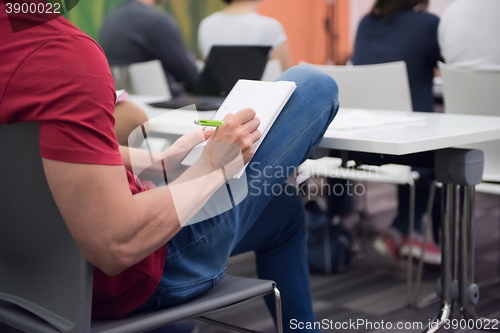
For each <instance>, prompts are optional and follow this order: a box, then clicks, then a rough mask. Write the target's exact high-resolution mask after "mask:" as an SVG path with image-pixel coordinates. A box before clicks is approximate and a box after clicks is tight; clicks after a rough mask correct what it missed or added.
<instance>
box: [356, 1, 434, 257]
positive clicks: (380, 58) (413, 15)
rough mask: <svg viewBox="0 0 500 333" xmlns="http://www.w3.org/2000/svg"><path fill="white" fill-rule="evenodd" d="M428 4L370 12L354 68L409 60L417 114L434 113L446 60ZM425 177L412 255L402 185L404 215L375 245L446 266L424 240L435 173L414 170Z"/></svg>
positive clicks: (396, 4) (379, 5) (398, 4)
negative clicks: (439, 69)
mask: <svg viewBox="0 0 500 333" xmlns="http://www.w3.org/2000/svg"><path fill="white" fill-rule="evenodd" d="M427 6H428V0H377V1H376V3H375V5H374V7H373V9H372V10H371V12H370V14H368V15H366V16H365V17H364V18H363V20H362V21H361V23H360V25H359V28H358V33H357V36H356V45H355V50H354V55H353V63H354V65H368V64H379V63H385V62H392V61H400V60H403V61H405V62H406V65H407V69H408V79H409V83H410V89H411V97H412V103H413V110H414V111H427V112H432V111H433V110H434V97H433V93H432V85H433V78H434V68H436V66H437V62H438V60H439V59H440V57H441V55H440V51H439V46H438V42H437V28H438V24H439V18H438V17H437V16H435V15H432V14H429V13H427V12H425V9H426V8H427ZM414 170H417V171H418V172H419V173H420V178H419V180H418V181H417V182H416V187H415V224H414V231H415V232H416V234H417V237H416V238H415V239H414V240H413V244H412V251H410V246H409V244H410V240H409V238H408V235H409V232H410V228H409V221H408V216H409V214H410V207H409V205H408V202H409V200H408V198H409V191H408V187H407V186H401V185H400V186H399V187H398V201H399V205H398V215H397V216H396V218H395V219H394V220H393V222H392V224H391V229H390V230H389V231H388V232H386V233H384V234H382V235H381V236H380V237H378V238H377V239H376V240H375V242H374V247H375V249H376V250H377V251H378V252H379V253H380V254H381V255H383V256H384V257H387V258H388V259H390V261H391V262H396V261H397V258H399V257H400V256H409V255H411V256H414V257H416V258H420V254H421V252H424V257H423V260H424V262H426V263H428V264H439V263H440V258H441V254H440V250H439V248H438V247H437V246H436V245H434V244H432V243H427V244H426V245H425V247H424V246H423V244H422V242H421V241H420V240H419V239H420V238H421V236H420V235H422V232H423V231H422V218H423V215H424V213H425V211H426V208H427V201H428V195H429V189H430V184H431V182H432V180H433V179H434V174H433V170H430V169H424V168H418V169H416V168H414Z"/></svg>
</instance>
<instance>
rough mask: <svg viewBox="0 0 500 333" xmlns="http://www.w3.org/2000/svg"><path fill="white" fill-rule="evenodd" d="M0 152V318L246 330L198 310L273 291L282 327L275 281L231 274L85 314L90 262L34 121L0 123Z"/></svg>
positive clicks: (107, 327) (102, 328)
mask: <svg viewBox="0 0 500 333" xmlns="http://www.w3.org/2000/svg"><path fill="white" fill-rule="evenodd" d="M0 156H1V157H0V267H1V272H0V323H5V324H7V325H9V326H11V327H14V328H16V329H19V330H22V331H25V332H28V333H31V332H33V333H88V332H92V333H133V332H144V331H147V330H151V329H154V328H157V327H161V326H163V325H165V324H168V323H172V322H175V321H178V320H182V319H187V318H196V317H199V319H201V320H204V321H208V322H211V323H213V324H216V325H221V326H223V327H226V328H230V329H234V330H237V331H240V332H250V331H248V330H245V329H243V328H238V327H235V326H232V325H227V324H224V323H220V322H218V321H215V320H212V319H209V318H205V317H203V315H206V314H208V313H210V312H213V311H218V310H220V309H224V308H227V307H231V306H233V305H237V304H238V303H241V302H244V301H247V300H250V299H253V298H256V297H261V296H264V295H267V294H274V295H275V297H276V312H277V322H278V325H277V326H278V332H280V333H281V332H282V319H281V300H280V295H279V291H278V289H277V288H276V285H275V283H274V282H273V281H264V280H257V279H247V278H240V277H234V276H227V277H226V278H224V279H223V280H222V281H221V282H220V283H219V284H218V285H217V286H216V287H214V288H213V289H212V290H211V291H209V292H207V293H206V294H204V295H203V296H201V297H199V298H197V299H195V300H193V301H190V302H188V303H186V304H183V305H180V306H177V307H174V308H170V309H166V310H159V311H155V312H150V313H144V314H139V315H136V316H130V317H127V318H125V319H121V320H91V301H92V270H93V268H92V266H91V265H90V264H89V263H88V262H87V261H86V260H85V258H84V257H83V256H82V254H81V253H80V251H79V249H78V247H77V246H76V244H75V243H74V241H73V238H72V237H71V235H70V233H69V231H68V229H67V228H66V225H65V223H64V221H63V219H62V217H61V215H60V213H59V210H58V209H57V206H56V204H55V202H54V199H53V198H52V194H51V192H50V189H49V187H48V184H47V181H46V178H45V174H44V171H43V167H42V163H41V158H40V154H39V147H38V124H37V123H18V124H12V125H0Z"/></svg>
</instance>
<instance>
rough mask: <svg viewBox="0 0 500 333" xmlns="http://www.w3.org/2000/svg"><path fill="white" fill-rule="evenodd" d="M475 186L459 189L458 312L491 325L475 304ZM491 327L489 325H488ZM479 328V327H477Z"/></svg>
mask: <svg viewBox="0 0 500 333" xmlns="http://www.w3.org/2000/svg"><path fill="white" fill-rule="evenodd" d="M474 192H475V186H464V187H463V189H462V191H461V197H462V200H461V201H462V202H461V207H460V208H461V218H460V229H459V231H460V234H459V241H460V243H459V244H460V245H459V254H460V257H459V292H460V298H459V302H460V312H461V314H462V316H463V317H464V319H466V320H473V321H474V322H475V325H476V327H477V326H478V325H477V322H476V321H478V320H481V321H482V322H483V325H482V326H481V327H485V325H486V324H489V325H491V323H492V320H491V319H488V318H484V317H481V316H479V315H478V314H477V313H476V309H475V305H476V304H477V302H478V301H479V287H478V286H477V285H476V284H475V283H474V237H473V231H472V218H473V205H474ZM490 327H491V326H490ZM478 328H479V327H478Z"/></svg>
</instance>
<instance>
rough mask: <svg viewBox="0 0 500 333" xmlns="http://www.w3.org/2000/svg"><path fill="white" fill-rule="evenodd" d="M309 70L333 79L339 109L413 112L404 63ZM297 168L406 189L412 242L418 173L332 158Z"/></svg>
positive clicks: (409, 278) (317, 174) (410, 291)
mask: <svg viewBox="0 0 500 333" xmlns="http://www.w3.org/2000/svg"><path fill="white" fill-rule="evenodd" d="M311 66H312V67H314V68H316V69H317V70H319V71H320V72H323V73H325V74H328V75H330V76H331V77H333V78H334V79H335V81H336V82H337V84H338V86H339V101H340V105H341V107H342V108H356V109H379V110H391V111H400V112H401V113H407V112H412V110H413V108H412V101H411V93H410V84H409V81H408V72H407V70H406V63H405V62H404V61H396V62H392V63H385V64H376V65H360V66H333V65H311ZM334 121H335V120H334ZM300 168H301V169H300V170H302V172H305V173H307V174H308V175H310V176H313V177H332V178H340V179H347V180H353V181H360V182H367V181H374V182H383V183H390V184H396V185H409V186H410V197H409V205H410V216H409V228H410V234H409V238H410V239H413V229H414V223H415V214H414V209H415V208H414V207H415V182H416V181H417V180H418V179H419V178H420V175H419V174H418V172H416V171H412V170H411V168H410V167H408V166H403V165H393V164H390V165H383V166H372V165H360V166H358V165H355V163H354V161H342V159H340V158H335V157H323V158H321V159H317V160H308V161H306V163H304V164H303V165H301V167H300ZM433 191H434V189H433V188H431V193H430V196H429V202H431V201H430V200H431V199H432V200H433V193H434V192H433ZM431 209H432V205H431V204H429V205H428V208H427V212H426V214H425V217H424V219H425V220H427V219H428V216H430V214H431ZM428 228H429V226H428V223H425V224H424V234H425V233H427V229H428ZM412 245H413V243H412V242H410V249H409V251H410V253H412V252H413V247H412ZM424 246H425V243H424ZM412 260H413V259H412V256H409V257H408V264H407V297H408V304H409V305H414V304H415V299H414V294H415V291H414V286H413V284H414V281H413V262H412Z"/></svg>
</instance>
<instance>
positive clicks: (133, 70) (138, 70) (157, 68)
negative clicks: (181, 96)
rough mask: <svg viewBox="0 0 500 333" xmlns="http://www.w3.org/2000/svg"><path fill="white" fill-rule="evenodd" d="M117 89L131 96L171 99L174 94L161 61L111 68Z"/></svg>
mask: <svg viewBox="0 0 500 333" xmlns="http://www.w3.org/2000/svg"><path fill="white" fill-rule="evenodd" d="M111 73H112V74H113V77H114V79H115V86H116V89H125V90H127V91H128V92H129V93H131V94H137V95H146V96H161V97H165V98H166V99H170V98H171V97H172V94H171V93H170V88H169V86H168V81H167V77H166V75H165V72H164V70H163V67H162V65H161V62H160V61H159V60H152V61H146V62H140V63H136V64H132V65H126V66H111Z"/></svg>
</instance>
